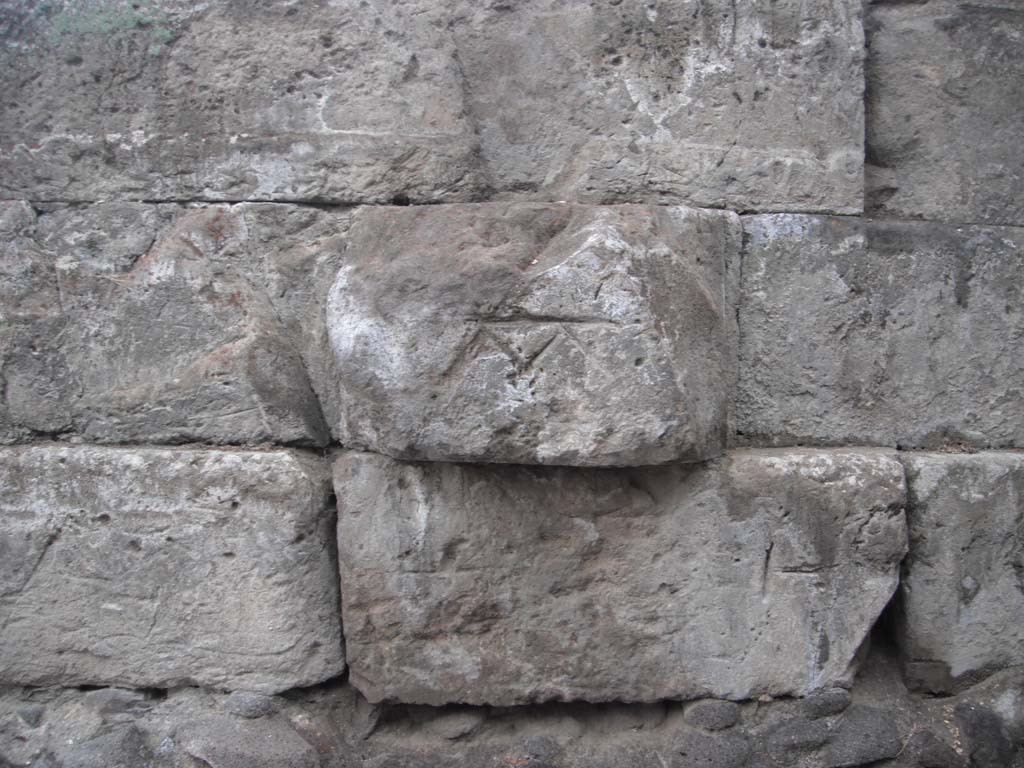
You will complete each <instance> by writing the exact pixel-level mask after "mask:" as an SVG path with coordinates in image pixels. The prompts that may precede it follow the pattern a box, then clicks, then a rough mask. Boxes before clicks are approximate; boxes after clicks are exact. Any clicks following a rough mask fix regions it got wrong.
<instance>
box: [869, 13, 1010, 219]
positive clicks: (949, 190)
mask: <svg viewBox="0 0 1024 768" xmlns="http://www.w3.org/2000/svg"><path fill="white" fill-rule="evenodd" d="M868 18H869V21H868V23H867V29H868V35H867V36H868V43H869V49H868V51H869V52H868V59H867V106H866V110H867V139H866V141H867V165H866V167H865V182H866V187H867V190H866V196H867V201H866V204H867V207H868V209H869V210H872V211H875V212H878V213H884V214H888V215H894V216H905V217H911V218H928V219H941V220H946V221H960V222H974V223H990V224H1016V225H1021V224H1024V153H1022V152H1021V139H1020V137H1021V130H1022V126H1024V6H1021V4H1020V3H1019V2H1017V0H1001V1H997V0H986V1H985V2H975V1H974V0H971V1H970V2H963V1H961V0H931V2H928V3H925V4H910V3H876V4H875V5H873V6H872V7H871V8H870V10H869V13H868Z"/></svg>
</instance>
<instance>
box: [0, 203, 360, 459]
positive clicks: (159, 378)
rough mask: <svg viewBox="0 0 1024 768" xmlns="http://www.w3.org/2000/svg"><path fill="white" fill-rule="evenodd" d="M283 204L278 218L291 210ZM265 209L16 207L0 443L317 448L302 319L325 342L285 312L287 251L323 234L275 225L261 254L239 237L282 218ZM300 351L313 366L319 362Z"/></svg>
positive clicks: (306, 247)
mask: <svg viewBox="0 0 1024 768" xmlns="http://www.w3.org/2000/svg"><path fill="white" fill-rule="evenodd" d="M12 205H17V204H11V205H9V206H8V208H10V207H11V206H12ZM269 207H270V208H276V207H281V206H269ZM284 207H286V208H289V209H291V210H290V211H289V212H291V213H293V214H295V216H293V217H292V218H295V217H297V216H300V215H301V213H302V210H301V209H296V208H295V206H284ZM265 208H266V206H201V207H196V208H189V207H183V206H176V205H146V204H141V203H101V204H97V205H90V206H84V207H77V206H76V207H62V208H57V209H56V210H52V211H48V212H45V213H44V215H41V216H38V217H36V216H35V213H34V212H31V213H32V219H33V221H32V223H31V226H27V227H26V229H30V230H31V232H30V236H28V235H26V236H22V237H20V238H16V239H15V240H14V241H13V244H11V245H8V246H6V248H7V249H9V250H8V251H7V254H6V255H7V256H9V258H5V259H4V267H3V268H2V269H3V270H4V273H5V274H4V278H5V279H4V281H3V282H4V287H3V288H2V289H0V290H2V291H4V293H5V294H11V295H10V296H5V299H8V300H9V303H8V304H7V305H6V306H5V309H4V310H3V313H4V315H5V320H7V322H5V323H3V325H0V378H2V380H3V382H4V383H5V384H6V387H5V389H4V397H3V404H2V406H0V439H3V438H6V439H7V441H8V442H10V441H11V440H12V439H17V438H18V437H20V436H24V435H26V434H28V435H31V434H36V433H43V434H49V435H56V434H62V433H70V434H77V435H83V436H85V437H86V438H88V439H90V440H93V441H97V442H139V441H145V442H158V443H180V442H189V441H199V442H212V443H261V442H271V441H273V442H282V443H294V444H306V445H311V444H323V443H325V442H326V441H327V440H328V431H327V427H326V424H325V422H324V418H323V415H322V413H321V410H320V407H319V403H318V399H317V397H316V395H315V393H314V392H313V389H312V387H311V384H310V378H309V375H308V374H307V369H306V364H305V359H304V352H306V351H310V352H313V351H315V350H316V349H317V348H318V347H317V346H316V344H314V343H310V344H306V343H305V339H306V338H312V336H311V335H310V334H313V333H314V330H313V329H315V328H317V327H319V328H320V329H321V332H320V333H319V336H320V337H323V338H325V336H326V334H325V332H324V331H323V330H322V329H323V328H324V323H323V321H321V322H320V323H319V325H318V324H317V323H302V322H300V321H299V320H298V319H297V318H296V317H295V316H294V315H295V314H296V312H295V311H292V312H291V313H290V314H289V312H288V311H286V310H287V309H290V308H295V307H297V306H298V304H299V303H300V302H302V303H304V305H305V306H310V307H312V306H314V303H312V302H308V301H304V299H305V298H306V295H305V294H304V293H303V292H302V290H301V284H302V281H301V280H300V279H298V278H297V277H294V276H293V273H292V272H289V263H288V258H289V255H290V256H291V257H293V258H298V257H297V256H296V254H297V253H300V252H301V253H308V252H309V251H310V250H315V248H316V245H314V244H321V243H322V242H323V241H321V240H317V239H313V240H312V241H308V240H307V239H305V237H304V232H303V230H302V229H301V228H299V227H298V225H295V226H293V227H292V229H291V230H289V229H287V228H285V227H282V228H281V229H280V230H278V232H279V239H278V242H277V247H276V248H274V249H273V250H274V252H275V254H276V258H278V259H279V260H280V261H279V263H275V262H273V261H271V260H270V259H269V257H267V255H266V254H267V252H268V251H270V250H271V248H270V247H269V246H267V245H265V244H262V243H260V242H258V239H257V236H256V235H255V234H254V231H255V232H262V230H263V229H265V228H266V226H267V225H268V224H269V221H275V222H276V221H279V220H280V221H279V223H281V224H286V223H288V220H287V219H288V217H287V216H285V215H284V214H283V213H280V215H274V214H275V213H279V212H274V211H266V210H264V209H265ZM316 213H317V215H318V216H320V217H321V218H331V216H329V215H328V214H326V213H320V212H316ZM337 218H338V219H340V220H342V221H344V220H346V219H347V214H344V213H341V214H338V216H337ZM254 224H260V225H262V229H261V228H260V227H259V226H252V225H254ZM328 250H329V249H328ZM307 265H308V264H307ZM308 273H309V274H315V270H312V269H310V270H308ZM291 287H294V288H295V293H294V295H292V294H290V293H289V288H291ZM306 293H308V291H307V292H306ZM322 293H323V294H324V295H326V289H325V290H324V291H322ZM321 303H322V302H321ZM8 307H10V308H11V309H10V311H8ZM311 314H312V313H311V312H307V313H305V315H306V316H308V315H311ZM8 315H9V317H8ZM304 329H309V330H308V331H307V330H304ZM320 347H321V348H322V347H324V344H321V345H320ZM305 357H308V358H309V360H310V362H311V364H312V365H313V368H314V369H316V370H319V368H317V365H319V364H320V363H321V362H322V361H326V360H328V359H329V357H328V356H327V355H325V354H319V355H317V354H309V355H305Z"/></svg>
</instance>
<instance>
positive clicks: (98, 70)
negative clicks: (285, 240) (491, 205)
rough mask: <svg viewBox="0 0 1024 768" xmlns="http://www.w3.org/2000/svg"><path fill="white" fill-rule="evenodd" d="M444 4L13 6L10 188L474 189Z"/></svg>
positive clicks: (2, 67)
mask: <svg viewBox="0 0 1024 768" xmlns="http://www.w3.org/2000/svg"><path fill="white" fill-rule="evenodd" d="M446 5H447V4H436V3H434V2H433V0H429V2H428V0H421V2H417V3H412V4H399V5H392V4H387V5H382V4H380V3H373V4H370V3H367V4H358V3H344V4H332V5H324V4H318V5H316V6H303V5H301V4H300V5H296V4H281V3H262V4H256V5H253V4H252V3H247V2H239V1H238V0H231V1H230V2H218V3H206V4H202V3H198V4H197V3H193V2H185V1H183V0H160V2H155V3H147V4H135V5H133V4H131V3H129V2H127V0H96V2H88V3H79V2H73V1H71V0H69V1H68V2H61V3H58V4H55V5H54V7H52V8H50V9H49V12H43V9H42V8H40V7H39V6H38V4H36V3H30V2H25V1H24V0H16V2H15V3H14V7H12V8H11V9H10V11H9V13H10V14H11V18H12V21H11V22H10V23H9V25H8V26H7V29H6V30H5V31H6V32H7V34H6V35H5V37H4V39H3V40H2V41H0V73H2V75H0V77H2V80H0V90H2V91H3V92H4V93H5V94H7V98H5V99H4V102H3V105H2V107H0V109H2V111H0V124H2V125H3V139H2V141H0V179H2V181H0V197H22V196H27V197H29V198H30V199H35V200H84V201H96V200H104V199H131V200H140V199H142V200H155V199H162V200H168V199H174V200H220V201H237V200H279V201H288V200H313V201H316V200H320V201H328V200H329V201H334V202H354V201H355V202H371V201H372V202H383V201H387V200H390V199H391V198H392V197H394V196H396V195H404V196H408V197H410V198H414V199H416V200H433V201H437V200H446V199H461V200H464V199H473V198H474V197H476V196H478V195H479V194H480V190H481V188H482V181H481V178H480V173H479V171H478V168H477V166H478V160H477V147H478V141H477V140H476V137H475V136H474V133H473V125H472V122H471V121H470V119H469V117H468V115H467V108H466V104H465V85H464V80H463V76H462V74H461V72H460V70H459V66H458V58H457V55H456V49H455V46H454V43H453V41H452V39H451V35H450V34H449V33H448V32H447V30H446V29H445V28H444V27H443V26H438V25H435V24H433V23H431V22H432V21H433V20H434V19H435V18H436V17H437V16H438V15H439V12H440V11H442V10H444V9H445V6H446ZM432 6H438V7H437V11H436V12H434V13H429V11H430V9H431V7H432ZM423 11H428V13H427V14H426V16H424V15H422V12H423Z"/></svg>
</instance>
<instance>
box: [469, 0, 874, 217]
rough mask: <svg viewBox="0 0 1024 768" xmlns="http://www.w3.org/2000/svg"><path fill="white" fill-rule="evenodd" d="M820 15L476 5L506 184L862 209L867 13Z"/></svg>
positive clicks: (686, 7)
mask: <svg viewBox="0 0 1024 768" xmlns="http://www.w3.org/2000/svg"><path fill="white" fill-rule="evenodd" d="M806 14H807V10H806V7H805V4H804V3H802V2H800V0H783V1H782V2H766V1H765V0H756V1H755V2H746V3H736V2H732V0H712V1H711V2H708V1H707V0H704V1H703V2H693V0H673V1H672V2H659V3H655V4H652V3H650V2H644V1H643V0H624V1H623V2H613V3H603V2H602V3H595V2H590V1H589V0H534V1H533V2H519V3H504V2H501V3H498V2H492V3H478V4H475V7H472V10H470V11H466V12H465V22H464V23H463V24H460V25H458V26H456V28H455V31H454V34H455V37H456V40H457V42H458V48H459V57H460V61H461V62H462V63H463V66H464V69H465V72H466V77H467V82H468V84H469V97H468V101H469V105H470V110H471V112H472V115H473V117H474V119H475V121H476V124H477V125H478V129H479V132H480V138H481V145H482V146H481V151H482V154H483V158H484V161H485V164H486V168H487V171H488V179H489V181H490V183H491V185H492V187H494V189H495V190H496V191H498V193H499V194H505V195H512V194H517V195H524V196H529V197H541V198H543V199H548V200H550V199H556V200H581V201H587V202H602V203H607V202H626V201H629V202H688V203H691V204H693V205H701V206H705V205H706V206H713V207H725V208H735V209H743V210H751V209H753V210H818V211H831V212H835V213H856V212H859V211H860V210H861V208H862V178H861V172H862V168H863V151H862V147H863V133H862V130H863V99H862V96H863V68H862V59H863V56H864V48H863V45H864V42H863V30H862V22H861V3H860V2H859V1H855V0H823V1H821V2H816V3H814V12H813V16H814V18H813V21H809V20H808V19H807V18H806ZM541 116H542V117H541Z"/></svg>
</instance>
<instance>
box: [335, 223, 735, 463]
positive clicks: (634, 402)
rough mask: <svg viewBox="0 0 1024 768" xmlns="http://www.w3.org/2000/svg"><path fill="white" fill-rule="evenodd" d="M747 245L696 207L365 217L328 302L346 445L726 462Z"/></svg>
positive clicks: (421, 452)
mask: <svg viewBox="0 0 1024 768" xmlns="http://www.w3.org/2000/svg"><path fill="white" fill-rule="evenodd" d="M739 240H740V238H739V224H738V218H737V217H736V216H735V215H734V214H730V213H725V212H721V211H703V210H696V209H687V208H661V207H641V206H619V207H608V208H601V207H590V206H571V205H536V204H495V205H487V206H479V205H474V206H431V207H429V208H366V209H363V210H361V211H360V212H359V213H358V215H357V217H356V221H355V223H354V224H353V226H352V229H351V231H350V233H349V242H348V249H347V251H346V254H345V263H344V266H343V267H342V268H341V270H340V271H339V273H338V277H337V280H336V281H335V283H334V286H333V288H332V289H331V297H330V302H329V305H328V319H327V323H328V333H329V335H330V339H331V344H332V348H333V350H334V353H335V357H336V365H337V369H338V373H337V380H336V381H335V382H331V383H330V384H333V385H334V386H336V387H337V388H338V390H339V392H340V396H339V400H340V401H341V405H342V408H343V413H342V418H341V420H340V423H339V424H337V425H336V430H337V433H336V434H337V437H338V438H339V439H340V440H341V442H342V444H344V445H346V446H349V447H355V448H362V449H369V450H373V451H377V452H380V453H385V454H388V455H390V456H394V457H397V458H408V459H428V460H447V461H487V462H512V463H520V464H567V465H635V464H660V463H664V462H669V461H677V460H681V461H696V460H700V459H704V458H707V457H710V456H715V455H717V454H719V453H720V452H721V451H722V449H723V446H724V444H725V440H726V435H727V434H728V428H729V424H728V422H729V408H730V405H731V403H730V400H731V393H732V391H733V389H734V376H735V359H734V358H735V345H736V342H735V330H734V327H735V304H734V302H735V284H734V281H735V275H736V270H737V268H738V251H739ZM330 384H324V385H321V386H322V388H323V389H327V388H328V387H329V386H330Z"/></svg>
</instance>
